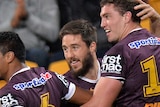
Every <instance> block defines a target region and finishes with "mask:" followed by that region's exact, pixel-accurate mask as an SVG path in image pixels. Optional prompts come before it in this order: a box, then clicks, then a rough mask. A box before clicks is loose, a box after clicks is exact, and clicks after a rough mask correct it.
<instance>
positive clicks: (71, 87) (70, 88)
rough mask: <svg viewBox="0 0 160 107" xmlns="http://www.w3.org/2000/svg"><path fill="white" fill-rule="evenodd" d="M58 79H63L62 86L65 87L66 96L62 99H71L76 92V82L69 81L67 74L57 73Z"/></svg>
mask: <svg viewBox="0 0 160 107" xmlns="http://www.w3.org/2000/svg"><path fill="white" fill-rule="evenodd" d="M55 74H56V76H57V77H58V79H59V80H60V81H61V83H62V84H61V88H62V87H63V91H64V92H63V93H64V97H62V99H65V100H69V99H70V98H71V97H72V96H73V95H74V93H75V90H76V86H75V84H74V83H72V82H69V81H68V80H67V79H66V78H65V76H63V75H60V74H57V73H55Z"/></svg>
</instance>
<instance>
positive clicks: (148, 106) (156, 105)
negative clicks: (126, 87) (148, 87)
mask: <svg viewBox="0 0 160 107" xmlns="http://www.w3.org/2000/svg"><path fill="white" fill-rule="evenodd" d="M144 107H160V102H154V103H146V104H145V106H144Z"/></svg>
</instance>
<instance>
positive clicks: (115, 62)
mask: <svg viewBox="0 0 160 107" xmlns="http://www.w3.org/2000/svg"><path fill="white" fill-rule="evenodd" d="M120 61H121V56H120V55H117V56H116V55H113V56H108V55H105V56H104V57H103V60H102V66H101V67H102V68H101V69H102V73H105V72H110V73H117V74H120V73H121V71H122V65H121V63H120Z"/></svg>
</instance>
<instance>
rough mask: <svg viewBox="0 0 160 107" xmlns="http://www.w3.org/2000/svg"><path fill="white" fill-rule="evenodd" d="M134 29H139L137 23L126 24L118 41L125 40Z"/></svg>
mask: <svg viewBox="0 0 160 107" xmlns="http://www.w3.org/2000/svg"><path fill="white" fill-rule="evenodd" d="M136 28H141V26H140V25H139V24H138V23H131V24H126V26H125V27H124V30H123V32H122V34H121V36H120V37H121V38H120V40H122V39H123V38H125V37H126V36H127V35H128V34H129V33H130V32H131V31H132V30H134V29H136ZM120 40H119V41H120Z"/></svg>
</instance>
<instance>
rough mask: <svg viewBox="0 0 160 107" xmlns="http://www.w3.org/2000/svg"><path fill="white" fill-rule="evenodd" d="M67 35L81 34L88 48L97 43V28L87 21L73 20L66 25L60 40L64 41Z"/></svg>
mask: <svg viewBox="0 0 160 107" xmlns="http://www.w3.org/2000/svg"><path fill="white" fill-rule="evenodd" d="M67 34H80V35H81V37H82V40H83V41H84V42H85V43H86V45H87V46H88V47H89V46H90V44H91V43H92V42H96V43H97V32H96V28H95V27H94V26H93V25H92V24H91V22H89V21H88V20H85V19H77V20H72V21H70V22H68V23H67V24H65V25H64V26H63V27H62V29H61V30H60V33H59V35H60V39H61V40H62V39H63V37H64V36H65V35H67Z"/></svg>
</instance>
